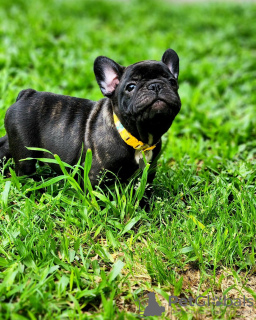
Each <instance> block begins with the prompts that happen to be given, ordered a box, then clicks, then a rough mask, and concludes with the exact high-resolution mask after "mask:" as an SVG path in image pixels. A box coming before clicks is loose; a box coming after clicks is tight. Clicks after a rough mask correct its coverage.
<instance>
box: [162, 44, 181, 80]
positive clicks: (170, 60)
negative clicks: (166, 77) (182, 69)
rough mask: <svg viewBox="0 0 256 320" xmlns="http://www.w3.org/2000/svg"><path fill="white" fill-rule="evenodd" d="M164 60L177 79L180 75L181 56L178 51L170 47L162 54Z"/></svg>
mask: <svg viewBox="0 0 256 320" xmlns="http://www.w3.org/2000/svg"><path fill="white" fill-rule="evenodd" d="M162 62H163V63H165V64H166V65H167V67H168V68H169V70H170V71H171V73H172V74H173V75H174V77H175V78H176V79H178V76H179V57H178V55H177V53H176V52H175V51H174V50H172V49H168V50H166V51H165V53H164V54H163V56H162Z"/></svg>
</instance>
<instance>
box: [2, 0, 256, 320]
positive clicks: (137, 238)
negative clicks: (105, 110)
mask: <svg viewBox="0 0 256 320" xmlns="http://www.w3.org/2000/svg"><path fill="white" fill-rule="evenodd" d="M255 16H256V5H255V4H253V3H246V2H244V3H240V4H239V3H231V2H228V3H216V4H213V3H200V4H196V3H189V4H186V3H173V2H171V1H167V0H166V1H153V0H141V1H139V0H130V1H128V0H127V1H117V0H116V1H98V0H86V1H85V0H84V1H83V0H76V1H71V0H53V1H50V0H44V1H43V0H42V1H33V2H32V1H25V0H15V1H12V2H10V1H9V0H1V4H0V39H1V41H0V93H1V95H0V133H1V136H3V135H4V134H5V129H4V115H5V112H6V110H7V108H8V107H9V106H10V105H11V104H12V103H14V101H15V99H16V97H17V95H18V93H19V91H20V90H22V89H25V88H34V89H36V90H39V91H51V92H55V93H61V94H67V95H72V96H77V97H83V98H89V99H92V100H98V99H100V98H102V94H101V92H100V89H99V87H98V85H97V83H96V80H95V77H94V74H93V62H94V59H95V58H96V57H97V56H99V55H105V56H108V57H110V58H112V59H113V60H115V61H117V62H119V63H120V64H123V65H128V64H132V63H135V62H137V61H140V60H146V59H151V60H160V59H161V56H162V54H163V52H164V51H165V50H166V49H167V48H173V49H174V50H175V51H176V52H177V53H178V54H179V57H180V77H179V84H180V89H179V93H180V97H181V101H182V108H181V111H180V113H179V115H178V116H177V117H176V119H175V121H174V123H173V125H172V127H171V129H170V130H169V132H168V133H167V134H166V135H165V137H164V142H165V147H164V150H163V153H162V155H161V157H160V160H159V163H158V168H157V175H156V179H155V181H154V186H153V189H154V195H153V197H152V199H151V208H150V211H149V212H145V211H144V210H143V209H141V208H140V206H139V199H140V197H141V195H142V193H143V191H144V182H145V177H146V171H144V176H143V179H142V180H141V181H140V183H139V184H138V183H136V182H132V183H131V184H130V185H128V186H122V185H120V184H118V183H116V186H115V188H114V189H112V190H111V191H109V192H107V191H104V190H91V189H90V186H89V184H88V189H87V191H86V192H85V193H84V192H83V191H82V190H80V189H79V187H78V185H77V184H76V182H75V181H74V180H73V178H72V176H69V177H66V178H65V179H63V180H59V181H58V178H57V177H56V176H54V177H51V176H49V173H50V174H51V172H50V171H49V169H48V168H47V167H46V168H41V167H39V168H38V177H39V179H36V180H34V179H32V178H31V177H21V178H18V177H16V175H15V173H14V171H13V169H14V164H13V163H12V161H9V162H8V163H7V164H5V163H4V166H5V167H8V168H9V169H10V174H8V175H7V176H4V175H3V173H2V174H1V176H0V193H1V196H0V201H1V210H0V221H1V222H0V272H1V273H0V319H1V320H2V319H3V320H6V319H12V320H23V319H30V320H36V319H49V320H51V319H136V318H138V316H139V307H140V311H141V314H142V313H143V311H144V309H145V306H146V305H147V301H148V296H147V293H148V292H154V293H155V294H156V301H157V302H158V303H159V305H161V306H164V307H165V313H163V314H162V316H159V317H158V316H155V317H151V319H161V318H162V319H241V318H242V319H255V317H256V310H255V306H256V263H255V259H256V256H255V250H256V241H255V234H256V197H255V194H256V188H255V182H256V170H255V168H256V167H255V165H256V116H255V115H256V32H255V30H256V19H255ZM87 161H88V165H89V162H90V154H88V157H87ZM53 179H54V180H53ZM38 180H39V181H38ZM42 184H43V186H44V188H43V189H42V188H41V189H40V187H39V186H40V185H42ZM171 295H173V296H176V297H177V298H179V299H180V298H183V299H187V300H188V299H189V298H190V297H193V298H194V299H195V298H197V297H198V296H199V295H202V296H204V297H205V298H202V299H201V302H202V301H207V299H208V300H209V299H210V300H211V303H209V305H208V304H207V303H206V305H205V306H198V305H197V304H196V303H191V305H187V306H181V305H180V304H178V303H176V304H172V306H169V307H168V301H169V296H171ZM224 296H226V297H229V298H230V299H232V304H233V305H232V306H224V301H223V300H221V303H220V304H217V305H216V303H214V302H212V301H214V299H215V301H217V297H218V298H219V299H222V298H223V299H224ZM249 299H251V300H249ZM229 303H231V300H229Z"/></svg>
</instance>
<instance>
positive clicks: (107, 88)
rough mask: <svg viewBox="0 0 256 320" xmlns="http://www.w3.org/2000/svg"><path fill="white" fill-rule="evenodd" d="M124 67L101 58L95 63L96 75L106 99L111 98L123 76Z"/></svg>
mask: <svg viewBox="0 0 256 320" xmlns="http://www.w3.org/2000/svg"><path fill="white" fill-rule="evenodd" d="M123 71H124V67H122V66H120V65H119V64H118V63H116V62H115V61H113V60H111V59H109V58H107V57H103V56H100V57H98V58H96V60H95V61H94V73H95V77H96V80H97V82H98V85H99V86H100V89H101V92H102V93H103V94H104V96H106V97H111V96H112V95H113V93H114V92H115V89H116V87H117V85H118V83H119V81H120V78H121V76H122V74H123Z"/></svg>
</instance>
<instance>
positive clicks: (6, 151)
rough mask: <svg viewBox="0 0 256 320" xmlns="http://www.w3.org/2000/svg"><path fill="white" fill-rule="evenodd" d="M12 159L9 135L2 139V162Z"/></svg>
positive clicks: (0, 153)
mask: <svg viewBox="0 0 256 320" xmlns="http://www.w3.org/2000/svg"><path fill="white" fill-rule="evenodd" d="M11 157H12V155H11V151H10V148H9V140H8V137H7V134H6V135H5V136H4V137H2V138H0V160H2V159H3V158H5V161H6V160H8V159H10V158H11Z"/></svg>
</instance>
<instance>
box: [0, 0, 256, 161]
mask: <svg viewBox="0 0 256 320" xmlns="http://www.w3.org/2000/svg"><path fill="white" fill-rule="evenodd" d="M255 13H256V12H255V6H254V5H253V4H250V3H243V5H241V4H240V5H238V4H237V3H236V2H235V3H232V2H228V3H217V4H215V5H214V4H212V3H207V2H202V3H193V4H190V3H177V2H171V1H160V2H159V1H152V0H142V1H136V0H130V1H128V0H127V1H98V0H96V1H95V0H91V1H90V0H86V1H82V0H78V1H66V0H62V1H57V0H55V1H48V0H45V1H23V0H20V1H18V0H16V1H12V2H9V1H6V0H2V1H1V5H0V21H1V23H0V37H1V42H0V80H1V82H0V84H1V86H0V90H1V96H0V98H1V100H0V116H1V121H0V132H1V133H2V134H3V133H4V127H3V118H4V114H5V111H6V109H7V108H8V106H9V105H11V104H12V103H13V102H14V101H15V98H16V96H17V95H18V92H19V91H20V90H21V89H24V88H30V87H32V88H34V89H36V90H40V91H52V92H55V93H63V94H68V95H74V96H79V97H85V98H89V99H94V100H97V99H100V98H101V97H102V95H101V93H100V90H99V88H98V87H97V84H96V81H95V79H94V74H93V68H92V67H93V62H94V59H95V58H96V57H97V56H98V55H106V56H108V57H110V58H112V59H114V60H116V61H117V62H119V63H120V64H123V65H128V64H131V63H135V62H137V61H139V60H145V59H155V60H158V59H160V58H161V56H162V54H163V52H164V51H165V49H167V48H169V47H170V48H173V49H174V50H176V52H177V53H178V54H179V56H180V96H181V100H182V110H181V112H180V114H179V116H178V117H177V119H176V121H175V124H174V126H173V131H174V132H175V136H176V135H179V136H180V135H183V136H184V135H186V136H189V137H193V138H194V139H196V140H198V139H200V138H201V137H203V138H204V139H212V140H213V141H216V142H218V144H221V145H223V144H225V141H226V144H227V147H229V146H230V144H234V149H233V152H231V154H229V151H228V150H229V149H227V154H225V156H226V155H227V156H228V157H229V156H233V155H234V152H235V153H236V152H237V151H238V149H237V148H235V145H236V146H238V145H241V144H244V143H245V142H248V141H251V143H253V141H254V140H255V135H256V131H255V130H256V126H255V116H254V115H255V113H254V112H255V104H256V95H255V90H254V89H255V86H256V77H255V75H256V74H255V73H256V59H255V48H256V36H255V26H256V22H255ZM218 144H217V145H216V148H217V149H219V145H218ZM247 148H249V149H250V147H249V146H247ZM219 152H220V156H223V154H221V150H220V151H219Z"/></svg>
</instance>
